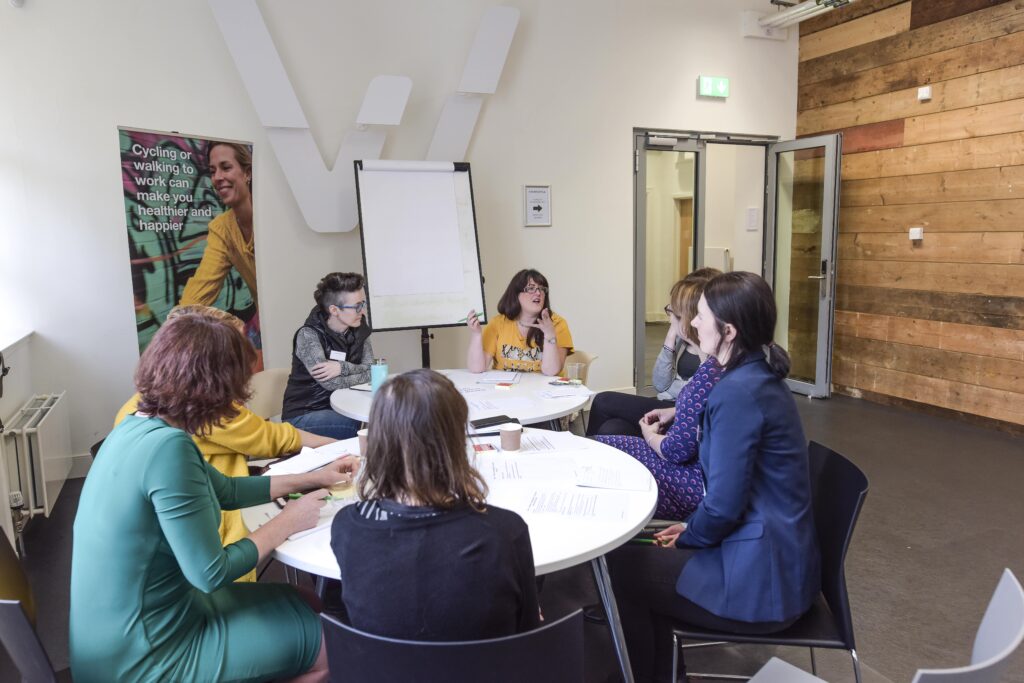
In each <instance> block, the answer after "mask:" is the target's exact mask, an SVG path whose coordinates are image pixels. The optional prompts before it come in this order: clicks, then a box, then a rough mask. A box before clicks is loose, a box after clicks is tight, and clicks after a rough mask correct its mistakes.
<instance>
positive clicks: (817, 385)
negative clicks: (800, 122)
mask: <svg viewBox="0 0 1024 683" xmlns="http://www.w3.org/2000/svg"><path fill="white" fill-rule="evenodd" d="M817 147H823V148H824V149H825V165H824V178H823V180H824V187H823V189H822V212H821V274H820V275H819V276H815V277H817V278H821V279H820V281H819V287H818V340H817V348H816V357H815V368H814V383H811V382H805V381H803V380H796V379H792V378H790V377H787V378H786V384H788V385H789V388H790V390H791V391H793V392H795V393H798V394H804V395H806V396H809V397H811V398H828V397H829V396H831V395H832V343H833V336H834V334H835V305H834V304H835V295H836V249H837V244H836V243H837V242H838V241H839V240H838V236H839V233H838V224H839V188H840V177H839V172H840V166H841V164H842V155H841V154H840V152H841V150H842V148H843V136H842V133H833V134H828V135H816V136H814V137H807V138H799V139H797V140H785V141H783V142H776V143H773V144H770V145H768V150H767V151H768V154H767V157H766V162H767V166H768V168H767V174H766V175H765V179H766V184H765V192H766V197H765V211H764V218H765V226H764V264H763V275H764V279H765V280H767V281H768V285H769V286H770V287H771V288H772V292H775V242H776V238H777V231H778V226H777V225H776V219H777V218H778V216H777V215H776V208H777V207H776V205H777V203H778V167H779V164H778V158H779V155H780V154H784V153H786V152H794V151H798V150H802V149H814V148H817Z"/></svg>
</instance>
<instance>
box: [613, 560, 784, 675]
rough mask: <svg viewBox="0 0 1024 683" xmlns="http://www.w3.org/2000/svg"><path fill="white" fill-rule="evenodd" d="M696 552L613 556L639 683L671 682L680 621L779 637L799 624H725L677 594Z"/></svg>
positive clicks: (615, 584)
mask: <svg viewBox="0 0 1024 683" xmlns="http://www.w3.org/2000/svg"><path fill="white" fill-rule="evenodd" d="M695 552H696V551H693V550H682V549H679V548H659V547H654V546H649V545H638V544H631V543H627V544H626V545H623V546H621V547H619V548H617V549H615V550H613V551H612V552H610V553H609V554H608V555H607V560H608V571H609V573H610V574H611V579H612V588H613V590H614V591H615V600H616V602H617V603H618V607H619V616H620V617H621V619H622V630H623V631H624V633H625V636H626V647H627V648H628V651H629V661H630V664H631V665H632V667H633V674H634V676H636V680H637V682H638V683H640V682H643V683H648V682H650V681H668V680H669V679H670V678H671V672H672V625H673V624H674V623H675V622H678V621H683V622H686V623H688V624H692V625H694V626H699V627H701V628H707V629H714V630H716V631H727V632H732V633H774V632H776V631H781V630H782V629H784V628H786V627H788V626H790V625H791V624H792V623H793V622H794V621H796V619H793V620H790V621H786V622H759V623H750V622H745V621H735V620H733V619H725V618H723V617H720V616H718V615H715V614H712V613H711V612H708V611H707V610H706V609H704V608H703V607H701V606H700V605H697V604H696V603H694V602H691V601H690V600H687V599H686V598H684V597H683V596H681V595H679V594H678V593H676V580H677V579H678V578H679V573H680V572H681V571H682V569H683V565H685V564H686V562H687V560H689V559H690V558H691V557H693V555H694V553H695Z"/></svg>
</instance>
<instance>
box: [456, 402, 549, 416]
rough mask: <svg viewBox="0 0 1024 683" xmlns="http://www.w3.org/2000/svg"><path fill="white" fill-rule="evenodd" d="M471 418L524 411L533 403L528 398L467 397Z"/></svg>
mask: <svg viewBox="0 0 1024 683" xmlns="http://www.w3.org/2000/svg"><path fill="white" fill-rule="evenodd" d="M466 403H468V404H469V416H470V418H474V419H475V418H477V417H480V416H482V415H501V414H502V413H504V414H506V415H509V414H514V413H516V412H524V411H526V410H528V409H529V408H530V406H532V405H533V402H532V401H531V400H530V399H528V398H467V399H466Z"/></svg>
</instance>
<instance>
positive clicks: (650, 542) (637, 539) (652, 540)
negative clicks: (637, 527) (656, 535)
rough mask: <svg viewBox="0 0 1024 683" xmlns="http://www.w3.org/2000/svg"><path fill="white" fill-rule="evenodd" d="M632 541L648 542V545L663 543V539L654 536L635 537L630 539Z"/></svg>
mask: <svg viewBox="0 0 1024 683" xmlns="http://www.w3.org/2000/svg"><path fill="white" fill-rule="evenodd" d="M629 542H630V543H646V544H647V545H661V541H658V540H655V539H653V538H633V539H630V541H629Z"/></svg>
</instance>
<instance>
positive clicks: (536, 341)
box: [498, 268, 554, 348]
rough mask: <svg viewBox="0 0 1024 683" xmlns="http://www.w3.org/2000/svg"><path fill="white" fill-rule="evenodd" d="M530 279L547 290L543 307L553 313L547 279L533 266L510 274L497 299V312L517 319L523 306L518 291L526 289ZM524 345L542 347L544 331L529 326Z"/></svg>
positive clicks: (510, 318) (511, 318)
mask: <svg viewBox="0 0 1024 683" xmlns="http://www.w3.org/2000/svg"><path fill="white" fill-rule="evenodd" d="M530 280H533V281H534V282H535V283H537V284H538V285H540V286H541V287H543V288H544V289H545V290H547V291H546V292H545V294H544V308H546V309H548V310H549V311H551V312H552V313H554V311H552V309H551V289H550V288H549V287H548V279H547V278H546V277H544V276H543V275H541V274H540V272H539V271H536V270H534V269H533V268H524V269H523V270H520V271H519V272H518V273H516V274H515V275H513V276H512V280H511V281H510V282H509V283H508V287H506V288H505V293H504V294H502V295H501V298H500V299H499V300H498V313H501V314H502V315H503V316H505V317H506V318H508V319H509V320H517V319H518V318H519V314H520V313H522V312H523V307H522V306H520V305H519V293H520V292H522V291H523V290H524V289H526V285H528V284H529V283H530ZM526 346H527V348H529V347H531V346H540V347H543V346H544V333H543V332H542V331H541V330H540V329H538V328H536V327H531V328H530V331H529V332H527V333H526Z"/></svg>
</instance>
